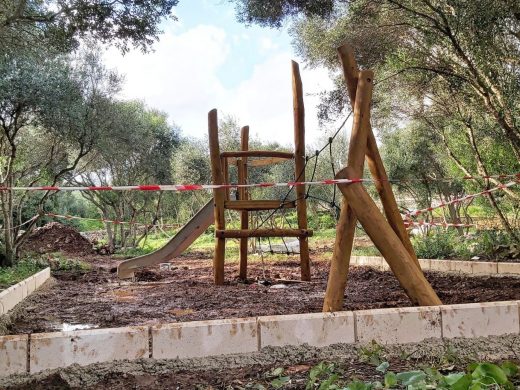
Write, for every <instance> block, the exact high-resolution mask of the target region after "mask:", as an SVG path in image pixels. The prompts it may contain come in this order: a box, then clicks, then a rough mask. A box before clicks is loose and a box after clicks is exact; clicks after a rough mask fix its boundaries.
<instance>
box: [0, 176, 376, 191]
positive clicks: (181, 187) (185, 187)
mask: <svg viewBox="0 0 520 390" xmlns="http://www.w3.org/2000/svg"><path fill="white" fill-rule="evenodd" d="M363 181H370V180H368V179H352V180H350V179H330V180H321V181H290V182H287V183H253V184H164V185H135V186H102V187H97V186H89V187H54V186H42V187H0V191H8V190H12V191H198V190H215V189H222V188H254V187H257V188H266V187H294V186H304V185H326V184H350V183H361V182H363Z"/></svg>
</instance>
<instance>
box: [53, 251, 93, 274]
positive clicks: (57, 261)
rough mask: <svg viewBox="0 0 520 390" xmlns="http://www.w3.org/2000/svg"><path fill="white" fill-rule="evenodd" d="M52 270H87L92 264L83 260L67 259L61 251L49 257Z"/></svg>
mask: <svg viewBox="0 0 520 390" xmlns="http://www.w3.org/2000/svg"><path fill="white" fill-rule="evenodd" d="M48 261H49V264H50V266H51V270H52V271H71V272H85V271H89V270H90V269H91V268H92V266H91V265H90V264H89V263H86V262H84V261H81V260H75V259H67V258H65V257H64V256H63V255H62V254H61V253H53V254H52V255H49V257H48Z"/></svg>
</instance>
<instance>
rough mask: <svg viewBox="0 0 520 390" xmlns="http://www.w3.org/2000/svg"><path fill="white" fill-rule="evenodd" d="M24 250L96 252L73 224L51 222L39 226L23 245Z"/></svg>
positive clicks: (68, 252)
mask: <svg viewBox="0 0 520 390" xmlns="http://www.w3.org/2000/svg"><path fill="white" fill-rule="evenodd" d="M21 250H22V252H25V253H27V252H36V253H51V252H63V253H66V254H70V255H90V254H93V253H94V250H93V249H92V243H91V242H90V241H89V240H87V239H86V238H85V237H83V236H82V235H81V234H80V232H78V231H77V230H76V229H74V228H73V227H72V226H68V225H63V224H61V223H59V222H50V223H48V224H47V225H45V226H43V227H41V228H37V229H36V230H35V231H34V232H33V233H32V234H31V235H30V236H29V238H28V239H27V241H26V242H25V243H24V244H23V245H22V247H21Z"/></svg>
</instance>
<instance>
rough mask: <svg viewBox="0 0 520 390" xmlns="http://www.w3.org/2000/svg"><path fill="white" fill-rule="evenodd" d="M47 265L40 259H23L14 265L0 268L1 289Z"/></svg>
mask: <svg viewBox="0 0 520 390" xmlns="http://www.w3.org/2000/svg"><path fill="white" fill-rule="evenodd" d="M45 267H47V264H46V263H45V262H43V261H41V260H40V259H23V260H20V261H19V262H18V263H16V264H15V265H14V266H12V267H6V268H0V290H4V289H6V288H8V287H9V286H12V285H14V284H16V283H19V282H21V281H22V280H24V279H27V278H28V277H29V276H32V275H34V274H35V273H37V272H38V271H41V270H42V269H44V268H45Z"/></svg>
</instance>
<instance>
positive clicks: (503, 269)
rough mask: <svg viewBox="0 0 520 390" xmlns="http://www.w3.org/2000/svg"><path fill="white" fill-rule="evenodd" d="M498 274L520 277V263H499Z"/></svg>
mask: <svg viewBox="0 0 520 390" xmlns="http://www.w3.org/2000/svg"><path fill="white" fill-rule="evenodd" d="M498 273H499V274H512V275H520V263H498Z"/></svg>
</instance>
